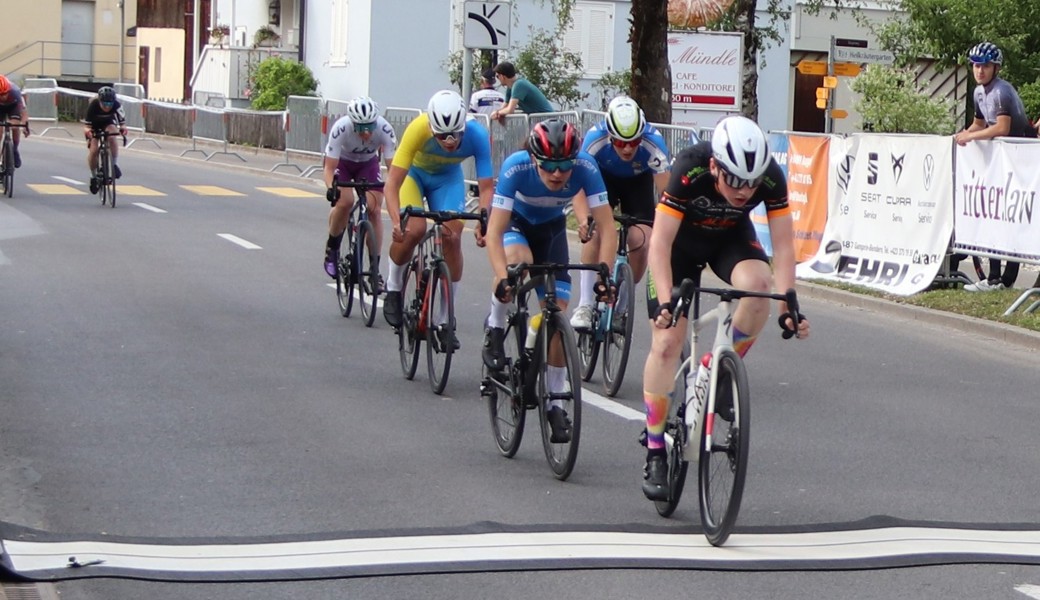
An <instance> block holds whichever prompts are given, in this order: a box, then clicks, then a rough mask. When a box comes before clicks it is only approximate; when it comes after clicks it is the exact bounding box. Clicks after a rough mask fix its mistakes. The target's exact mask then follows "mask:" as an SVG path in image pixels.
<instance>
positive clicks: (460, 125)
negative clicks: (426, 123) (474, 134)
mask: <svg viewBox="0 0 1040 600" xmlns="http://www.w3.org/2000/svg"><path fill="white" fill-rule="evenodd" d="M426 114H428V115H429V116H430V128H431V129H433V133H435V134H437V133H458V132H460V131H462V130H464V129H465V128H466V102H465V101H464V100H463V99H462V96H460V95H459V94H458V92H454V91H452V90H441V91H439V92H437V93H436V94H434V95H433V97H432V98H430V104H429V105H428V106H427V107H426Z"/></svg>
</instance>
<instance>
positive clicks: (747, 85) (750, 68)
mask: <svg viewBox="0 0 1040 600" xmlns="http://www.w3.org/2000/svg"><path fill="white" fill-rule="evenodd" d="M756 4H757V0H737V14H738V15H739V16H738V17H737V30H738V31H742V32H744V61H743V62H744V89H743V90H742V95H743V102H742V106H743V113H744V116H746V117H747V118H749V119H751V120H752V121H755V122H756V123H757V122H758V43H757V42H756V40H755V35H754V31H755V5H756Z"/></svg>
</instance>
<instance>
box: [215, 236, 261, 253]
mask: <svg viewBox="0 0 1040 600" xmlns="http://www.w3.org/2000/svg"><path fill="white" fill-rule="evenodd" d="M217 237H222V238H224V239H225V240H227V241H229V242H231V243H232V244H238V245H239V246H242V247H243V248H245V249H246V250H262V248H261V247H260V246H257V245H256V244H254V243H253V242H250V241H249V240H243V239H242V238H240V237H238V236H237V235H234V234H231V233H218V234H217Z"/></svg>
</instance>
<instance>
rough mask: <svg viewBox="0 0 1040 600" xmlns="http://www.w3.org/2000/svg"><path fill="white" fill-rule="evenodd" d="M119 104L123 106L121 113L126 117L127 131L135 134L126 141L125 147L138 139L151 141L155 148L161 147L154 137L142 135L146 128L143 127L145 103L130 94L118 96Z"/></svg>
mask: <svg viewBox="0 0 1040 600" xmlns="http://www.w3.org/2000/svg"><path fill="white" fill-rule="evenodd" d="M119 104H120V105H121V106H122V107H123V114H124V116H125V117H126V128H127V130H128V131H132V132H134V133H135V134H137V135H136V136H135V137H134V139H132V140H130V141H129V142H127V144H126V147H127V148H129V147H130V146H133V145H134V144H135V143H137V142H140V141H145V142H151V143H153V144H155V147H156V148H162V146H160V145H159V142H157V141H155V138H150V137H146V136H143V135H141V134H143V133H144V132H145V130H146V128H145V111H146V110H147V108H146V104H145V103H144V102H143V101H142V100H139V99H137V98H135V97H131V96H119Z"/></svg>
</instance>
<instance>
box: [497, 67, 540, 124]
mask: <svg viewBox="0 0 1040 600" xmlns="http://www.w3.org/2000/svg"><path fill="white" fill-rule="evenodd" d="M495 77H496V78H497V79H498V82H499V83H500V84H502V85H503V86H505V88H506V105H505V106H503V107H502V108H500V109H498V110H496V111H495V112H493V113H491V115H490V116H491V120H493V121H498V122H499V123H504V122H505V117H506V115H511V114H513V113H514V112H516V111H517V110H518V109H519V110H520V111H521V112H524V113H527V114H532V113H547V112H554V111H555V110H556V109H555V108H553V105H552V104H551V103H550V102H549V100H548V99H547V98H546V97H545V94H543V93H542V90H540V89H538V88H537V87H536V86H535V85H534V84H533V83H531V82H530V81H528V80H527V79H525V78H523V77H520V76H519V75H517V73H516V67H515V66H514V65H513V63H511V62H500V63H498V64H497V65H495Z"/></svg>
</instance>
